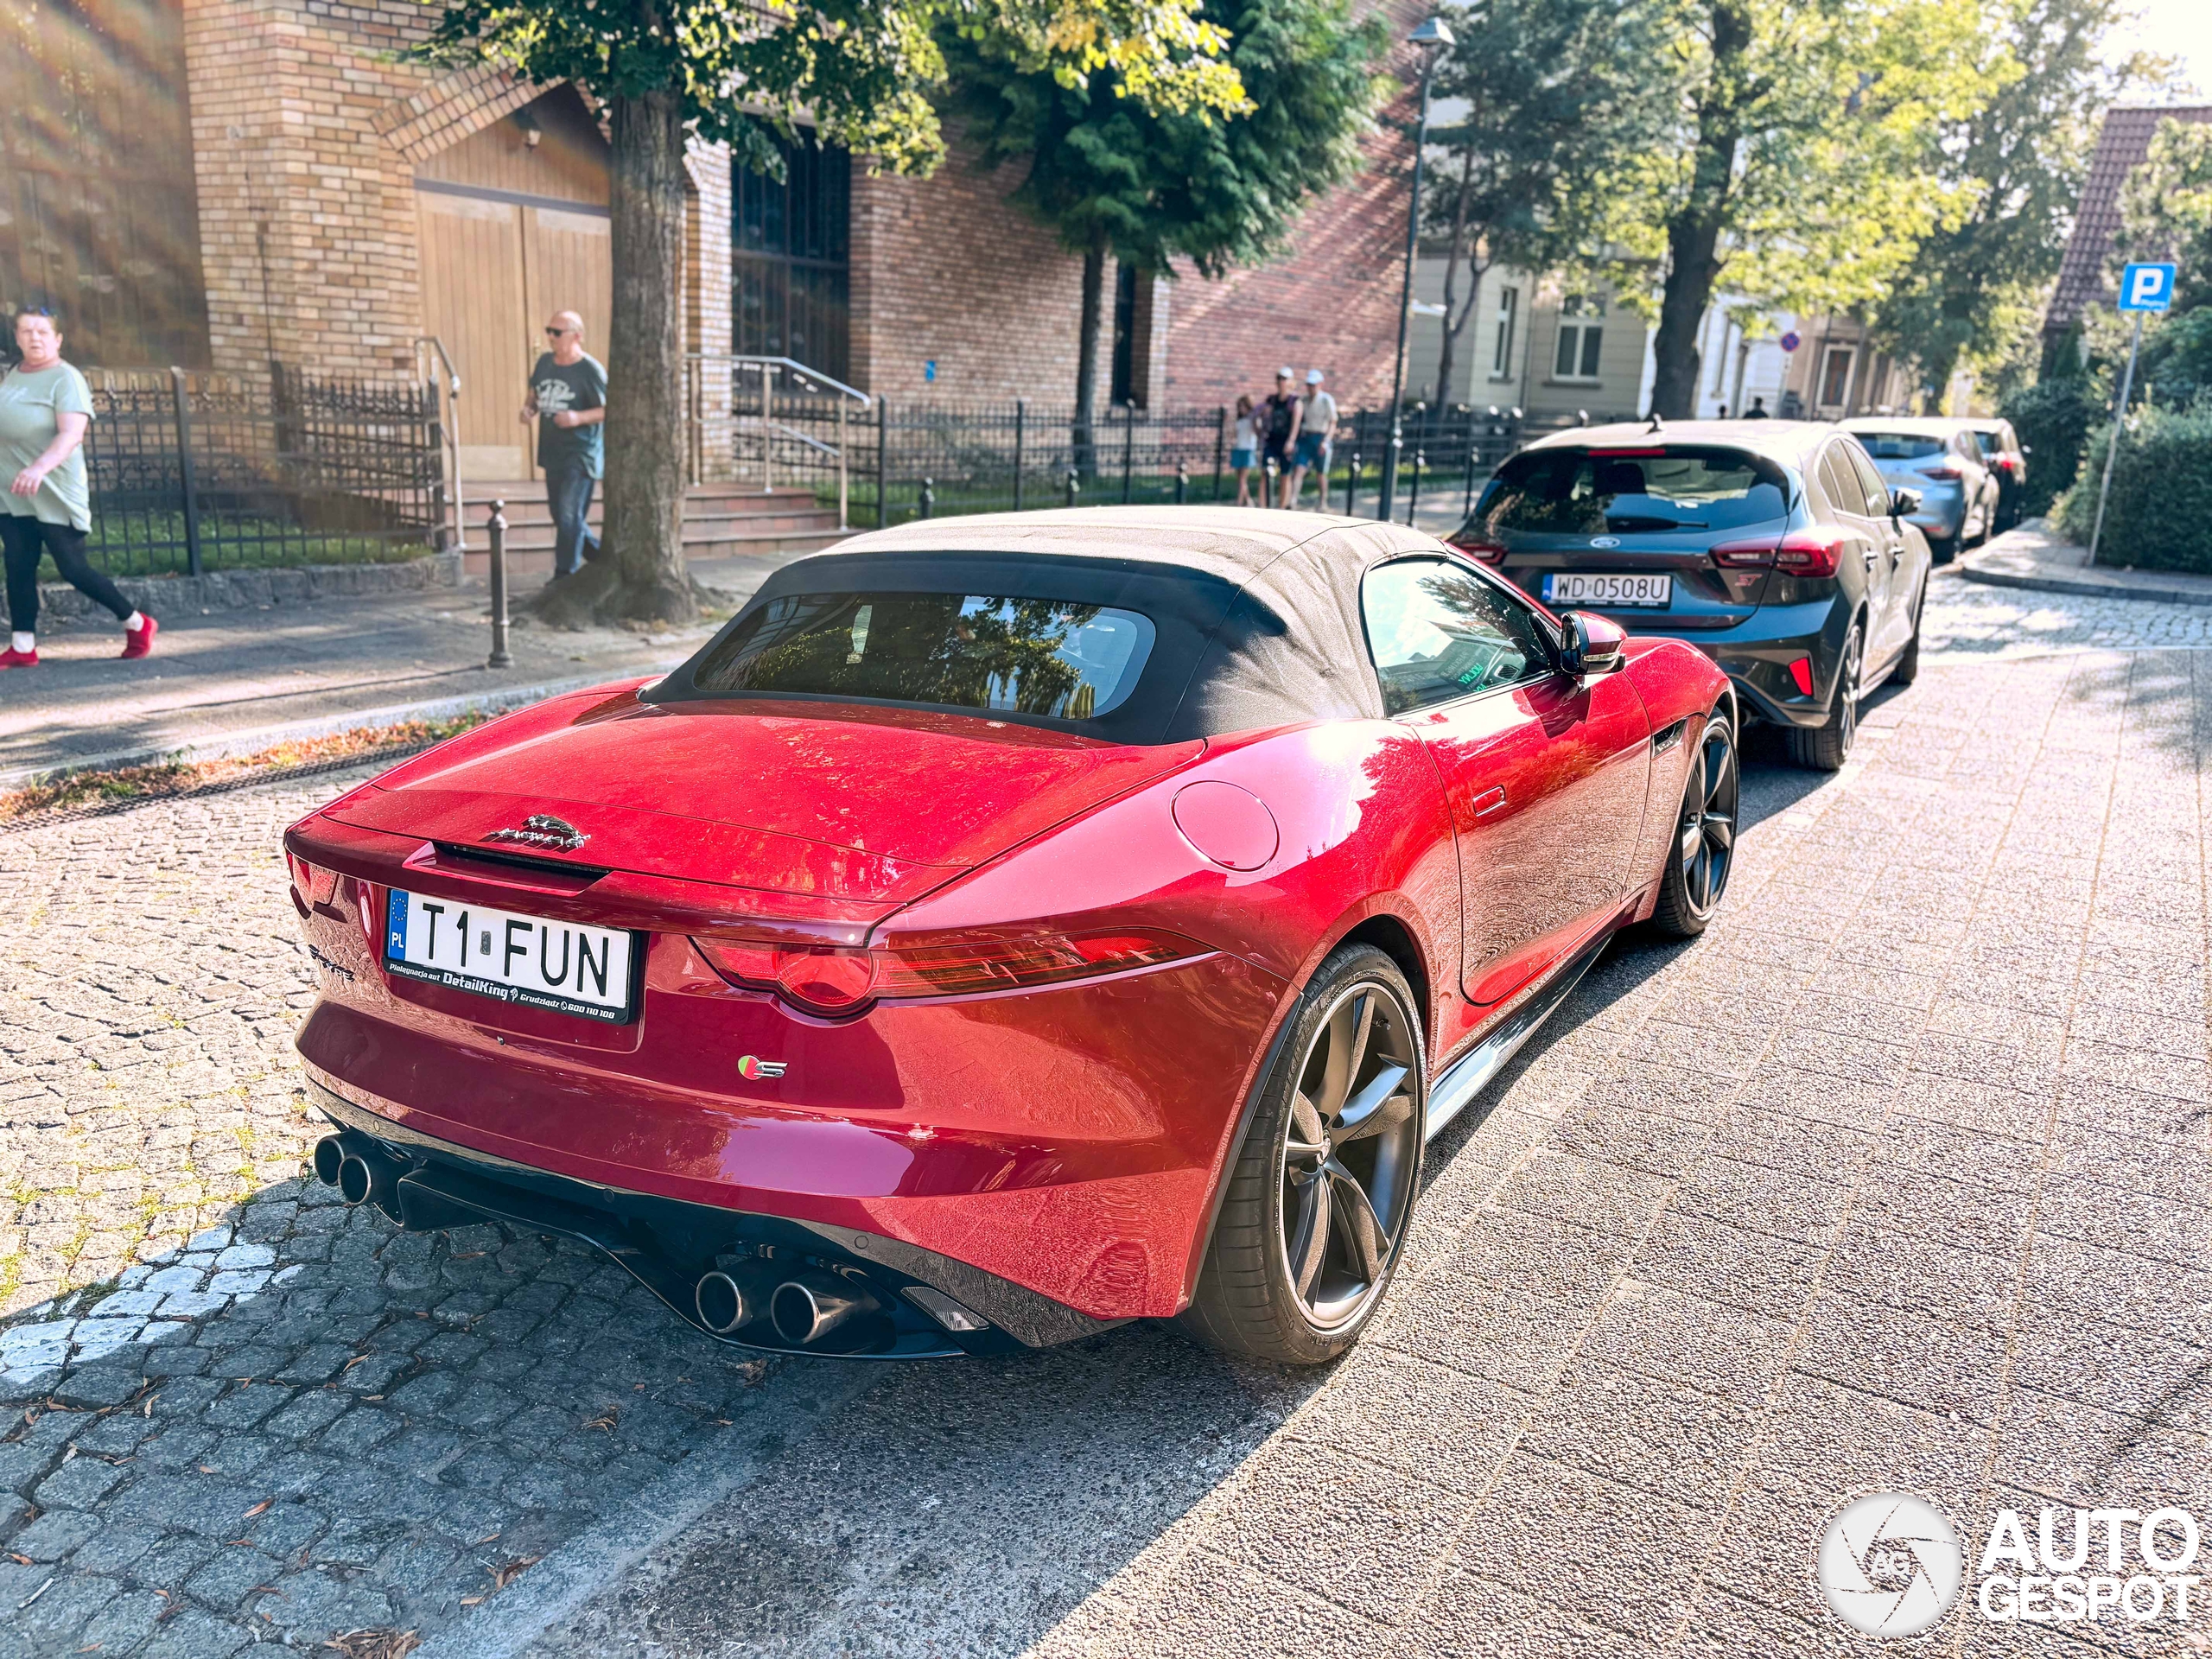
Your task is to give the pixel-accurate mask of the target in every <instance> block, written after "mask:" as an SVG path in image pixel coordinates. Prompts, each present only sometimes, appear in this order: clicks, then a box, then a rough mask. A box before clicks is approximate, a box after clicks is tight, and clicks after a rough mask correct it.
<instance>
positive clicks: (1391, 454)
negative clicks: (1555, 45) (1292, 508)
mask: <svg viewBox="0 0 2212 1659" xmlns="http://www.w3.org/2000/svg"><path fill="white" fill-rule="evenodd" d="M1408 44H1409V45H1411V46H1414V47H1415V48H1418V49H1419V51H1420V53H1421V119H1420V120H1419V121H1417V122H1416V123H1415V124H1414V194H1413V200H1411V201H1409V202H1408V203H1407V204H1406V274H1405V283H1404V286H1403V287H1402V289H1400V291H1399V294H1398V354H1397V356H1396V357H1395V359H1392V361H1391V365H1390V442H1389V447H1388V448H1385V449H1384V450H1383V490H1382V494H1381V499H1378V500H1377V501H1376V504H1375V516H1376V518H1381V519H1385V520H1387V519H1388V518H1389V517H1390V512H1391V509H1392V507H1393V506H1395V504H1396V502H1397V498H1398V456H1399V454H1400V453H1401V452H1402V450H1403V449H1404V448H1405V447H1406V429H1405V422H1404V420H1403V419H1402V416H1400V415H1399V412H1398V405H1399V404H1401V403H1402V402H1403V401H1404V399H1405V395H1406V334H1407V331H1408V327H1409V325H1410V323H1411V321H1412V318H1413V310H1414V253H1415V252H1416V251H1418V250H1419V247H1420V245H1421V158H1422V155H1423V152H1425V151H1426V150H1427V149H1428V89H1429V87H1430V86H1431V84H1432V83H1433V82H1434V80H1435V79H1436V60H1437V57H1438V55H1439V54H1440V53H1441V52H1442V51H1443V50H1444V48H1446V47H1447V46H1450V45H1451V44H1452V31H1451V29H1448V28H1446V26H1445V22H1444V20H1443V19H1442V18H1441V17H1432V18H1430V19H1429V20H1428V21H1427V22H1425V23H1423V24H1422V25H1421V27H1420V28H1419V29H1415V30H1414V32H1413V33H1412V35H1409V36H1408ZM1438 395H1439V396H1441V395H1442V392H1441V389H1440V390H1439V394H1438Z"/></svg>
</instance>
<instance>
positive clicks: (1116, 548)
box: [645, 507, 1448, 744]
mask: <svg viewBox="0 0 2212 1659" xmlns="http://www.w3.org/2000/svg"><path fill="white" fill-rule="evenodd" d="M1255 519H1256V520H1259V521H1261V522H1260V523H1258V524H1255V522H1254V521H1255ZM1447 551H1448V550H1446V549H1444V548H1443V547H1441V546H1440V544H1439V543H1436V542H1434V541H1433V540H1432V539H1431V538H1429V537H1426V536H1422V535H1420V534H1419V533H1417V532H1415V531H1409V530H1406V529H1404V528H1402V527H1401V526H1395V525H1389V524H1374V523H1372V522H1370V521H1366V520H1362V519H1345V518H1317V517H1313V516H1304V515H1301V516H1300V517H1298V518H1292V517H1291V516H1290V515H1289V514H1274V513H1254V512H1252V511H1251V510H1250V509H1249V508H1246V509H1235V508H1195V509H1185V508H1127V507H1124V508H1113V509H1088V510H1077V511H1076V512H1049V513H1021V514H999V515H991V516H988V517H981V518H961V519H950V520H946V519H939V520H931V521H924V522H921V523H917V524H903V525H899V526H898V527H896V528H894V529H892V530H889V531H875V532H873V533H871V534H868V535H865V536H860V537H854V538H853V539H852V540H850V541H848V542H845V543H842V544H841V545H840V546H839V547H838V548H837V549H836V550H834V551H831V552H827V553H819V554H816V555H814V556H811V557H810V558H805V559H801V560H798V561H797V562H796V563H791V564H788V565H785V567H784V568H783V569H780V570H779V571H777V572H776V573H775V574H774V575H772V576H770V577H769V578H768V580H767V581H766V582H764V583H763V584H762V585H761V587H760V591H759V592H758V593H756V594H753V597H752V599H750V600H749V601H747V603H746V605H745V607H744V608H743V609H741V611H740V612H739V613H737V615H736V616H734V617H733V618H731V619H730V620H729V621H728V623H727V624H726V625H725V626H723V628H722V629H721V632H718V633H716V634H715V638H714V639H710V640H709V641H708V642H707V644H706V645H703V646H702V647H701V648H700V650H699V651H698V652H696V653H694V654H693V656H692V657H691V658H690V660H689V661H687V662H686V663H684V664H683V666H682V667H680V668H677V670H675V671H673V672H672V673H671V674H670V675H669V676H668V677H666V678H665V679H664V680H662V681H661V682H660V683H659V684H658V685H657V686H655V687H653V688H652V690H649V691H647V692H646V693H645V701H647V702H671V703H673V702H696V701H716V702H728V701H739V700H745V699H748V698H753V697H765V696H769V695H770V694H766V693H754V692H746V691H723V690H702V689H701V688H700V687H699V685H698V684H697V683H696V678H695V676H696V673H697V672H698V671H699V669H700V667H701V666H702V664H705V663H707V662H709V660H710V659H712V658H714V657H715V652H716V647H717V646H718V645H721V642H722V641H723V640H725V639H728V638H729V636H730V635H731V634H733V633H734V632H736V631H737V630H738V628H740V627H741V626H742V625H743V624H744V623H745V621H746V620H747V618H748V617H750V616H751V615H753V613H755V612H757V611H759V610H760V608H761V607H764V606H766V605H767V604H769V603H770V602H772V601H774V600H777V599H779V598H782V597H785V596H787V595H791V594H840V593H865V592H876V593H966V594H990V595H994V596H997V597H1001V598H1009V599H1052V600H1064V601H1070V602H1071V603H1075V604H1082V605H1100V606H1110V607H1115V608H1117V609H1122V610H1128V611H1135V612H1136V613H1139V614H1140V615H1142V616H1144V617H1147V618H1148V619H1149V620H1151V622H1152V625H1153V627H1154V631H1155V636H1156V637H1155V639H1154V644H1153V647H1152V652H1151V655H1150V656H1149V657H1148V658H1147V659H1146V662H1145V664H1144V667H1143V671H1142V672H1141V675H1140V676H1139V678H1138V681H1137V684H1136V688H1135V691H1134V692H1133V693H1132V694H1131V695H1130V696H1128V698H1127V699H1126V700H1125V701H1123V702H1121V703H1120V704H1119V706H1117V707H1116V708H1114V709H1110V710H1109V711H1108V712H1107V713H1106V714H1104V715H1100V716H1098V717H1097V718H1096V719H1091V720H1061V719H1057V718H1052V717H1048V716H1044V715H1014V714H1009V713H1007V712H1006V711H1004V710H998V709H993V710H989V711H979V710H976V709H944V712H947V713H953V714H961V715H976V714H979V713H985V712H987V713H988V717H989V718H991V719H994V720H1011V721H1020V722H1021V723H1023V724H1026V725H1038V726H1045V727H1049V728H1055V729H1058V730H1064V731H1071V732H1078V733H1082V734H1084V735H1086V736H1093V737H1099V738H1103V739H1106V740H1108V741H1112V742H1119V743H1145V744H1149V743H1168V742H1179V741H1184V740H1185V739H1188V738H1193V737H1211V736H1217V735H1219V734H1224V733H1229V732H1241V731H1253V730H1257V729H1261V728H1267V727H1271V726H1283V725H1293V724H1298V723H1301V722H1304V721H1315V720H1356V719H1362V718H1366V719H1379V718H1381V716H1382V714H1383V696H1382V690H1381V688H1380V687H1379V686H1378V685H1377V684H1376V678H1375V671H1374V667H1373V664H1371V663H1370V660H1369V658H1368V652H1367V645H1366V638H1365V632H1364V630H1363V628H1362V626H1361V623H1360V612H1359V584H1360V578H1361V577H1362V575H1364V574H1365V572H1366V570H1367V569H1368V568H1369V567H1370V566H1371V565H1373V564H1375V563H1379V562H1380V561H1382V560H1383V559H1387V558H1390V557H1393V556H1398V555H1402V554H1406V553H1421V552H1427V553H1445V552H1447ZM775 695H776V700H778V701H785V702H788V701H789V696H788V694H775ZM821 700H822V701H825V702H849V703H859V704H862V705H865V704H868V703H869V702H874V699H869V698H861V697H845V696H837V697H827V696H825V697H823V698H822V699H821ZM887 706H896V707H902V708H912V707H917V706H919V707H933V706H934V705H927V704H924V705H916V704H910V703H901V704H896V705H887Z"/></svg>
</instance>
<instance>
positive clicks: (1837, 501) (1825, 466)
mask: <svg viewBox="0 0 2212 1659" xmlns="http://www.w3.org/2000/svg"><path fill="white" fill-rule="evenodd" d="M1842 456H1843V449H1842V446H1841V445H1840V444H1830V445H1829V446H1828V448H1827V451H1826V452H1825V453H1824V454H1822V455H1821V488H1822V489H1824V490H1826V491H1827V497H1828V505H1830V506H1832V507H1834V509H1835V510H1836V511H1837V512H1851V513H1863V512H1866V493H1865V492H1864V491H1862V490H1861V489H1860V488H1859V478H1858V474H1855V473H1853V471H1852V470H1851V463H1850V462H1848V461H1845V460H1844V459H1843V458H1842Z"/></svg>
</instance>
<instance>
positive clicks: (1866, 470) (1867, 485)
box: [1844, 449, 1890, 518]
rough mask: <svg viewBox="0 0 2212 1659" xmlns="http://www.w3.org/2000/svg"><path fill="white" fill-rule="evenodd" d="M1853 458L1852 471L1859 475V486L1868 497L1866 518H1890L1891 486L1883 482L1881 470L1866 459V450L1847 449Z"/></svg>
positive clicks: (1847, 452) (1846, 451)
mask: <svg viewBox="0 0 2212 1659" xmlns="http://www.w3.org/2000/svg"><path fill="white" fill-rule="evenodd" d="M1844 454H1847V455H1848V456H1850V457H1851V470H1852V471H1853V472H1854V473H1857V474H1859V487H1860V489H1861V490H1863V491H1864V492H1865V493H1866V516H1867V517H1868V518H1888V517H1889V516H1890V486H1888V485H1887V484H1886V483H1885V482H1883V480H1882V474H1881V472H1880V470H1879V469H1878V467H1876V466H1875V465H1874V463H1873V462H1872V461H1869V460H1868V459H1867V458H1866V451H1865V450H1864V449H1847V450H1845V451H1844Z"/></svg>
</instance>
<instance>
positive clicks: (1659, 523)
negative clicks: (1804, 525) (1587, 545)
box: [1474, 444, 1789, 536]
mask: <svg viewBox="0 0 2212 1659" xmlns="http://www.w3.org/2000/svg"><path fill="white" fill-rule="evenodd" d="M1786 483H1787V480H1786V479H1785V476H1784V474H1783V471H1782V468H1781V467H1778V466H1777V465H1776V464H1775V463H1774V462H1773V461H1769V460H1767V459H1766V458H1765V457H1764V456H1763V455H1751V454H1745V453H1744V452H1743V451H1741V450H1736V449H1718V448H1692V447H1688V446H1681V445H1675V444H1668V445H1665V446H1663V447H1662V446H1656V445H1655V446H1653V447H1651V448H1633V449H1627V448H1624V449H1526V450H1523V451H1522V453H1521V454H1517V455H1515V456H1514V457H1513V458H1512V459H1511V460H1510V461H1507V462H1506V463H1505V464H1504V465H1503V467H1499V468H1498V470H1497V477H1495V478H1493V479H1492V480H1491V481H1490V483H1489V485H1488V486H1486V487H1485V488H1484V491H1483V497H1482V499H1481V501H1480V502H1478V504H1477V505H1476V508H1475V526H1474V527H1475V528H1479V529H1482V530H1486V531H1489V532H1491V533H1492V534H1497V533H1499V532H1502V531H1524V532H1529V533H1534V534H1538V535H1545V534H1549V535H1560V536H1596V535H1603V534H1607V533H1610V534H1612V535H1615V536H1638V535H1664V534H1671V533H1677V532H1695V531H1706V530H1736V529H1740V528H1742V527H1743V526H1745V525H1748V524H1766V523H1769V522H1770V521H1772V520H1774V519H1777V518H1783V516H1784V515H1785V514H1786V513H1787V512H1788V510H1789V504H1788V498H1787V496H1786V494H1785V493H1784V492H1785V486H1786Z"/></svg>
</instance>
